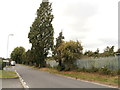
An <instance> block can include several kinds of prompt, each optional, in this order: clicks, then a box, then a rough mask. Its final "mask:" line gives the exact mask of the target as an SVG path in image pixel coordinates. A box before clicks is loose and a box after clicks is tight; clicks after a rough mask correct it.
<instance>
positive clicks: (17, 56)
mask: <svg viewBox="0 0 120 90" xmlns="http://www.w3.org/2000/svg"><path fill="white" fill-rule="evenodd" d="M24 55H25V48H24V47H16V48H15V49H14V50H13V51H12V53H11V59H12V60H14V61H16V63H19V64H22V62H23V58H24Z"/></svg>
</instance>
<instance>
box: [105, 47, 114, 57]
mask: <svg viewBox="0 0 120 90" xmlns="http://www.w3.org/2000/svg"><path fill="white" fill-rule="evenodd" d="M114 54H115V52H114V46H111V47H109V46H107V47H106V48H105V50H104V52H103V55H104V56H105V57H108V56H114Z"/></svg>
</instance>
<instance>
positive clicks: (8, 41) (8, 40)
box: [7, 34, 14, 58]
mask: <svg viewBox="0 0 120 90" xmlns="http://www.w3.org/2000/svg"><path fill="white" fill-rule="evenodd" d="M13 35H14V34H9V35H8V40H7V58H8V47H9V37H10V36H13Z"/></svg>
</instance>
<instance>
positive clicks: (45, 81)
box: [14, 65, 108, 88]
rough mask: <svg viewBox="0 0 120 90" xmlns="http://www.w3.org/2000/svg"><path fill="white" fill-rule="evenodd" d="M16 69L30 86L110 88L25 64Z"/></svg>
mask: <svg viewBox="0 0 120 90" xmlns="http://www.w3.org/2000/svg"><path fill="white" fill-rule="evenodd" d="M14 69H16V70H17V72H18V73H19V74H20V76H21V77H22V78H23V79H24V81H25V82H26V83H27V85H28V86H29V88H108V87H106V86H102V85H97V84H93V83H90V82H83V81H80V80H74V79H70V78H66V77H63V76H59V75H55V74H50V73H48V72H43V71H39V70H36V69H33V68H30V67H27V66H23V65H16V66H15V68H14Z"/></svg>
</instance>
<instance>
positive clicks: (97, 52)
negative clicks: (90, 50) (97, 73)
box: [94, 48, 99, 57]
mask: <svg viewBox="0 0 120 90" xmlns="http://www.w3.org/2000/svg"><path fill="white" fill-rule="evenodd" d="M94 57H99V49H98V48H97V50H96V51H95V52H94Z"/></svg>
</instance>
